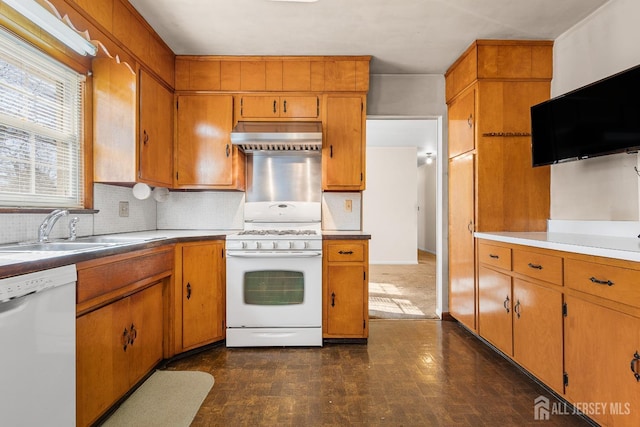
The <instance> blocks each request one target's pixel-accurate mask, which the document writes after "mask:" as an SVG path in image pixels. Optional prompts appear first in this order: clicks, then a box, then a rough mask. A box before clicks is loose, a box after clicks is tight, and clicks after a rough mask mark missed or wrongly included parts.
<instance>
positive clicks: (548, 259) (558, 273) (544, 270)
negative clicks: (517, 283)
mask: <svg viewBox="0 0 640 427" xmlns="http://www.w3.org/2000/svg"><path fill="white" fill-rule="evenodd" d="M513 271H515V272H516V273H520V274H524V275H525V276H529V277H532V278H534V279H539V280H544V281H546V282H551V283H555V284H556V285H562V258H561V257H558V256H554V255H547V254H539V253H535V252H527V251H521V250H518V249H514V250H513Z"/></svg>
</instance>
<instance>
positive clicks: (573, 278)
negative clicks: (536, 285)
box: [565, 259, 640, 307]
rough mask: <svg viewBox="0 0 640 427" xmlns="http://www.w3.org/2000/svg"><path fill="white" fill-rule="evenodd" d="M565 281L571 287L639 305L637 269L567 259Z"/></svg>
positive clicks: (635, 305) (638, 276) (639, 278)
mask: <svg viewBox="0 0 640 427" xmlns="http://www.w3.org/2000/svg"><path fill="white" fill-rule="evenodd" d="M565 283H566V286H568V287H569V288H571V289H576V290H578V291H582V292H586V293H588V294H591V295H595V296H598V297H601V298H606V299H609V300H612V301H617V302H621V303H623V304H628V305H632V306H634V307H640V271H638V270H631V269H629V268H623V267H614V266H611V265H605V264H596V263H592V262H586V261H580V260H576V259H567V260H565Z"/></svg>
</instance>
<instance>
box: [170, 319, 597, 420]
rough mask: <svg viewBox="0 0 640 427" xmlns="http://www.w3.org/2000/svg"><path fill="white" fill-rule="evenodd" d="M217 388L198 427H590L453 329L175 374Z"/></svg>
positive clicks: (395, 334)
mask: <svg viewBox="0 0 640 427" xmlns="http://www.w3.org/2000/svg"><path fill="white" fill-rule="evenodd" d="M167 369H173V370H201V371H206V372H210V373H211V374H212V375H213V376H214V377H215V384H214V386H213V388H212V389H211V392H210V393H209V395H208V396H207V398H206V399H205V401H204V402H203V404H202V407H201V408H200V411H199V412H198V414H197V415H196V417H195V419H194V421H193V424H192V426H245V425H246V426H349V425H358V426H378V425H380V426H382V425H389V426H453V425H455V426H522V425H538V426H543V427H547V426H548V427H551V426H586V425H589V424H588V423H586V422H585V421H584V420H581V419H579V418H577V417H575V416H570V415H556V414H552V415H551V417H550V419H549V420H545V421H536V420H535V419H534V399H536V398H537V397H538V396H540V395H543V396H546V397H547V398H549V399H550V400H551V402H552V403H553V402H557V400H556V399H555V398H554V397H553V396H552V395H551V393H550V392H548V391H546V390H545V389H543V388H542V387H541V386H539V385H537V384H536V383H535V382H534V381H532V380H531V379H530V378H528V377H527V376H526V375H524V374H523V373H522V372H521V371H519V370H518V369H517V368H516V367H514V366H513V365H512V364H511V363H510V362H508V361H506V360H505V359H503V358H502V357H501V356H499V355H498V354H497V353H495V352H494V351H493V350H492V349H490V348H489V347H488V346H486V345H485V344H483V343H482V342H480V341H479V340H478V339H477V338H475V337H474V336H473V335H471V334H470V333H469V332H468V331H466V330H465V329H463V328H462V327H460V326H459V325H458V324H457V323H455V322H441V321H438V320H372V321H371V324H370V338H369V342H368V344H367V345H362V344H327V345H325V346H324V347H323V348H258V349H255V348H241V349H238V348H235V349H227V348H225V347H216V348H212V349H209V350H206V351H204V352H202V353H199V354H196V355H192V356H189V357H188V358H184V359H181V360H178V361H175V362H172V363H170V364H169V365H168V367H167Z"/></svg>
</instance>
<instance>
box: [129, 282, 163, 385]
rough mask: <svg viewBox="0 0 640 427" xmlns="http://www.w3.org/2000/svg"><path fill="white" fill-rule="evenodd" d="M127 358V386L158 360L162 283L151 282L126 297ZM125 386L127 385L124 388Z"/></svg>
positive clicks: (138, 379) (142, 375)
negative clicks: (127, 303)
mask: <svg viewBox="0 0 640 427" xmlns="http://www.w3.org/2000/svg"><path fill="white" fill-rule="evenodd" d="M129 299H130V306H129V311H130V313H129V317H130V318H131V325H129V334H130V335H131V346H130V348H129V350H130V351H131V353H132V354H131V361H130V363H129V369H128V372H129V386H128V388H130V387H131V386H133V385H134V384H136V383H137V382H138V381H140V380H141V379H142V378H143V377H144V376H145V375H146V374H147V373H148V372H149V371H151V369H153V368H154V367H155V366H156V364H157V363H158V362H160V361H161V360H162V340H163V321H164V316H163V311H162V308H163V303H162V284H158V285H154V286H151V287H150V288H147V289H145V290H143V291H140V292H138V293H135V294H133V295H131V296H130V297H129ZM128 388H127V389H128Z"/></svg>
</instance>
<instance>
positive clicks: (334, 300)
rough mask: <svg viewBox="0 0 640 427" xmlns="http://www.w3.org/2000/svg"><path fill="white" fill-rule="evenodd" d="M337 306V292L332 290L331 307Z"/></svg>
mask: <svg viewBox="0 0 640 427" xmlns="http://www.w3.org/2000/svg"><path fill="white" fill-rule="evenodd" d="M335 306H336V294H335V292H331V307H335Z"/></svg>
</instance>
